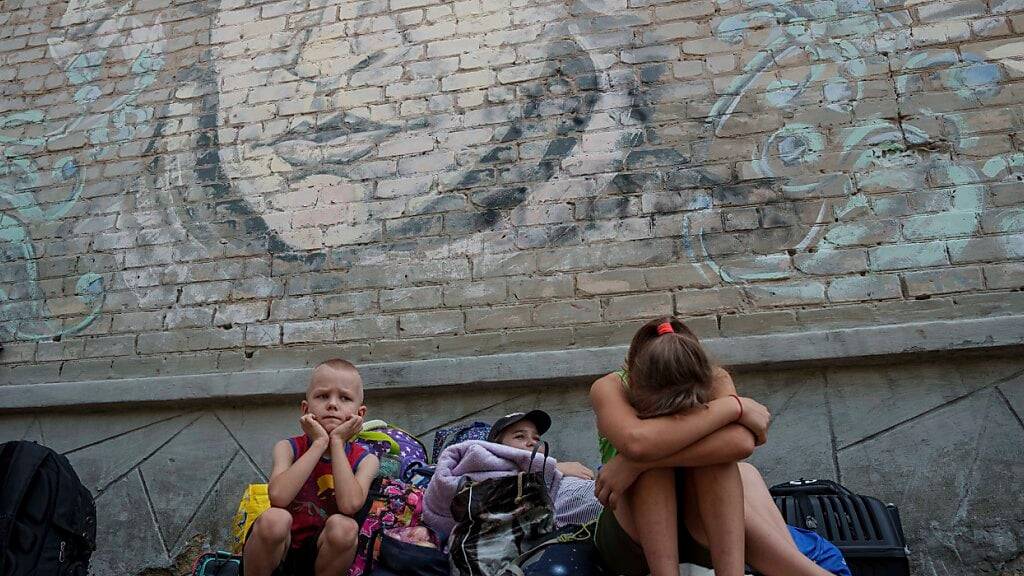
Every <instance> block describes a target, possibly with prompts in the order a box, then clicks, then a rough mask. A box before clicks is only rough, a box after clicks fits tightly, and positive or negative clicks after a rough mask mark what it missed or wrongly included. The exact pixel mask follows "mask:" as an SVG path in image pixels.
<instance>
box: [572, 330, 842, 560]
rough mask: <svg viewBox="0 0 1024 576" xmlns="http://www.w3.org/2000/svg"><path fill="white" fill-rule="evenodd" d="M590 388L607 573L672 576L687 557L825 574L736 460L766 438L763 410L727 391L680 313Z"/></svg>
mask: <svg viewBox="0 0 1024 576" xmlns="http://www.w3.org/2000/svg"><path fill="white" fill-rule="evenodd" d="M590 397H591V402H592V403H593V406H594V412H595V413H596V416H597V427H598V431H599V432H600V434H601V438H600V445H601V457H602V461H603V462H604V466H603V467H602V469H601V471H600V474H599V475H598V479H597V484H596V491H597V495H598V498H599V499H600V500H601V502H602V503H603V504H605V506H606V508H605V511H604V512H602V514H601V517H600V519H599V520H598V526H597V529H596V535H595V541H596V544H597V546H598V549H599V550H600V552H601V555H602V557H603V559H604V560H605V562H606V564H608V567H609V568H610V569H611V573H613V574H619V575H622V576H640V575H643V574H648V573H650V574H651V576H676V575H677V574H678V565H679V562H680V561H685V562H691V563H696V564H703V565H704V566H708V567H713V568H714V570H715V574H716V575H717V576H739V575H741V574H743V573H744V564H749V565H750V566H752V567H753V568H754V569H755V570H757V571H758V572H760V573H762V574H765V575H766V576H822V575H827V574H829V572H827V571H825V570H824V569H822V568H820V567H819V566H818V565H817V564H815V563H814V562H812V561H811V560H809V559H808V558H807V557H805V556H804V555H803V554H801V553H800V551H799V550H798V549H797V547H796V544H795V543H794V541H793V538H792V536H791V535H790V532H789V529H788V527H787V526H786V524H785V522H784V521H783V519H782V516H781V515H780V514H779V511H778V509H777V508H776V507H775V504H774V503H773V502H772V499H771V496H770V495H769V493H768V488H767V487H766V486H765V483H764V480H763V479H762V478H761V475H760V474H759V473H758V472H757V470H756V469H755V468H754V467H753V466H751V465H749V464H745V463H740V461H741V460H743V459H745V458H747V457H748V456H750V455H751V454H752V453H753V451H754V448H755V447H756V446H759V445H761V444H763V443H764V442H765V441H766V440H767V430H768V424H769V420H770V414H769V413H768V409H767V408H765V407H764V406H762V405H761V404H759V403H758V402H756V401H754V400H752V399H750V398H744V397H741V396H739V395H738V394H737V393H736V388H735V386H734V385H733V382H732V378H731V377H730V376H729V373H728V372H726V371H725V370H724V369H722V368H721V367H719V366H715V365H714V364H713V363H712V361H711V359H710V358H709V357H708V354H707V352H706V351H705V350H704V348H703V346H701V343H700V340H699V339H698V338H697V335H696V334H694V333H693V331H691V330H690V329H689V328H688V327H687V326H686V325H685V324H683V322H681V321H680V320H678V319H677V318H674V317H662V318H657V319H654V320H652V321H650V322H648V323H647V324H645V325H644V326H642V327H641V328H640V329H639V330H638V331H637V332H636V334H635V335H634V336H633V340H632V342H631V344H630V347H629V352H628V354H627V356H626V362H625V366H624V368H623V369H622V370H620V371H618V372H615V373H612V374H608V375H607V376H604V377H602V378H600V379H598V380H597V381H596V382H594V384H593V386H592V387H591V390H590ZM838 573H842V572H838ZM846 574H848V572H846Z"/></svg>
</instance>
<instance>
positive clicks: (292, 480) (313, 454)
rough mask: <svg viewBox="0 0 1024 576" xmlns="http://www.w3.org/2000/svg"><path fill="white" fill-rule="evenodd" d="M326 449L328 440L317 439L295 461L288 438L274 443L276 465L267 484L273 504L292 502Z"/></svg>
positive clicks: (278, 506)
mask: <svg viewBox="0 0 1024 576" xmlns="http://www.w3.org/2000/svg"><path fill="white" fill-rule="evenodd" d="M326 449H327V442H326V440H323V439H317V440H316V441H314V442H313V444H312V445H311V446H310V447H309V450H306V453H305V454H303V455H302V456H300V457H299V458H298V459H297V460H295V461H294V462H293V461H292V459H293V458H294V455H293V454H292V446H291V444H290V443H289V442H288V441H287V440H281V441H280V442H278V443H277V444H275V445H274V467H273V470H272V471H271V473H270V482H269V483H268V485H267V495H268V496H269V497H270V505H271V506H273V507H275V508H285V507H287V506H288V505H289V504H291V503H292V500H294V499H295V495H296V494H298V493H299V490H301V489H302V485H303V484H305V483H306V480H307V479H308V478H309V475H310V474H312V473H313V467H314V466H316V462H317V460H319V459H320V457H321V456H323V453H324V451H325V450H326Z"/></svg>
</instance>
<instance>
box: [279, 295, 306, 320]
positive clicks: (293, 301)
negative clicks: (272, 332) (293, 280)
mask: <svg viewBox="0 0 1024 576" xmlns="http://www.w3.org/2000/svg"><path fill="white" fill-rule="evenodd" d="M315 313H316V307H315V305H314V303H313V299H312V298H311V297H308V296H306V297H302V298H282V299H277V300H273V301H271V303H270V319H271V320H303V319H306V318H312V317H313V315H314V314H315Z"/></svg>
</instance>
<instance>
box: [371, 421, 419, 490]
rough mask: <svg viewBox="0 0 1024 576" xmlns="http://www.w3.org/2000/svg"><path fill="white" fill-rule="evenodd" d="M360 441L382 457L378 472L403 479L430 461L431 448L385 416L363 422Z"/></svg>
mask: <svg viewBox="0 0 1024 576" xmlns="http://www.w3.org/2000/svg"><path fill="white" fill-rule="evenodd" d="M356 442H358V443H359V444H360V445H361V446H363V447H364V448H366V449H367V450H368V451H369V452H370V453H371V454H375V455H376V456H377V458H378V459H379V460H380V471H379V472H378V473H377V475H378V476H381V477H387V478H394V479H397V480H402V479H404V478H405V477H406V474H407V473H408V472H409V471H410V470H411V469H416V468H420V467H424V466H426V465H427V449H426V447H424V446H423V443H422V442H420V441H419V440H418V439H417V438H416V437H415V436H413V435H412V434H409V433H408V432H406V431H405V430H402V429H401V428H398V427H396V426H390V425H388V424H387V423H386V422H383V421H381V420H371V421H369V422H366V423H365V424H363V431H362V432H360V433H359V434H356Z"/></svg>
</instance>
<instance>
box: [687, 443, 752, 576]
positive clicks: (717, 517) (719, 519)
mask: <svg viewBox="0 0 1024 576" xmlns="http://www.w3.org/2000/svg"><path fill="white" fill-rule="evenodd" d="M686 479H687V481H686V483H685V485H684V487H683V494H684V497H685V501H684V506H683V514H684V516H685V518H684V520H685V523H686V527H687V529H689V530H690V534H691V535H692V536H693V537H694V539H696V540H697V541H698V542H699V543H701V544H703V545H705V546H707V547H708V549H709V550H710V551H711V563H712V564H713V565H714V568H715V575H716V576H741V575H742V574H743V570H744V550H745V545H744V527H743V524H744V520H743V501H744V498H743V483H742V480H741V478H740V471H739V468H738V467H737V465H736V463H735V462H731V463H728V464H716V465H714V466H701V467H699V468H687V469H686Z"/></svg>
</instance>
